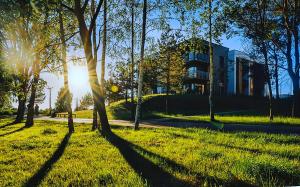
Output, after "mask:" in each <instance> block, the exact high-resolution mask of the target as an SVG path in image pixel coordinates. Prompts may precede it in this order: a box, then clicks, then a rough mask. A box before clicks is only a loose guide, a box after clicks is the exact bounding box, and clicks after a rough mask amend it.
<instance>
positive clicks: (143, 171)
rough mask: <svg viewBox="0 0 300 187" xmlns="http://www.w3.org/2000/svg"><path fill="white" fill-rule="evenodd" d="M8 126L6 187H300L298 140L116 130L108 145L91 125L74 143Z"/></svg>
mask: <svg viewBox="0 0 300 187" xmlns="http://www.w3.org/2000/svg"><path fill="white" fill-rule="evenodd" d="M9 122H10V120H1V121H0V179H1V180H0V186H21V185H24V184H25V183H26V182H27V181H28V180H29V179H30V178H31V177H33V176H39V177H38V178H39V180H41V186H147V185H150V184H155V181H154V179H153V178H151V176H155V175H156V174H157V176H161V177H164V178H163V179H164V181H166V182H168V183H167V184H169V186H170V185H173V186H174V185H179V184H188V185H194V186H210V185H216V186H219V185H222V184H223V185H227V186H234V185H235V186H245V185H247V184H248V185H259V186H282V185H297V184H298V185H299V184H300V137H299V136H290V135H278V134H264V133H246V132H240V133H223V132H219V131H212V130H205V129H197V128H186V129H179V128H166V129H141V130H139V131H133V130H132V129H129V128H121V127H114V128H113V133H114V134H115V135H114V136H111V137H108V138H107V139H105V138H103V137H102V136H101V135H99V133H98V132H96V131H94V132H91V131H90V129H91V124H76V125H75V133H73V134H72V135H71V136H70V137H69V136H67V131H68V129H67V124H66V123H57V122H49V121H47V122H44V121H37V122H36V123H35V125H34V126H33V127H31V128H22V127H23V126H24V124H23V123H20V124H15V125H10V126H5V124H7V123H9ZM53 155H54V156H53ZM43 166H44V167H43ZM45 166H46V168H50V169H45ZM37 173H38V175H37ZM35 179H36V178H35ZM33 181H37V179H36V180H33Z"/></svg>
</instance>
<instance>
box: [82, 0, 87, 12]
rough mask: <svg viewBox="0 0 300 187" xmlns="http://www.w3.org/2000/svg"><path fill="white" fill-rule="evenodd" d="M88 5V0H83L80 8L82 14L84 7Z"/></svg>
mask: <svg viewBox="0 0 300 187" xmlns="http://www.w3.org/2000/svg"><path fill="white" fill-rule="evenodd" d="M88 3H89V0H85V2H84V4H83V6H82V8H81V10H82V12H84V11H85V8H86V6H87V5H88Z"/></svg>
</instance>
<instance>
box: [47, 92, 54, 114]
mask: <svg viewBox="0 0 300 187" xmlns="http://www.w3.org/2000/svg"><path fill="white" fill-rule="evenodd" d="M52 88H53V87H48V88H47V89H48V90H49V113H50V115H51V111H52V108H51V91H52Z"/></svg>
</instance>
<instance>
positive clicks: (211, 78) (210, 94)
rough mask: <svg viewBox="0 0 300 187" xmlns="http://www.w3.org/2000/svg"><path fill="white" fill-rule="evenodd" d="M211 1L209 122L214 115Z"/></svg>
mask: <svg viewBox="0 0 300 187" xmlns="http://www.w3.org/2000/svg"><path fill="white" fill-rule="evenodd" d="M211 4H212V0H209V64H210V72H209V74H210V79H209V82H210V83H209V114H210V120H211V121H214V120H215V114H214V85H215V84H214V83H215V81H214V79H215V75H214V63H213V49H212V28H211V27H212V22H211V21H212V5H211Z"/></svg>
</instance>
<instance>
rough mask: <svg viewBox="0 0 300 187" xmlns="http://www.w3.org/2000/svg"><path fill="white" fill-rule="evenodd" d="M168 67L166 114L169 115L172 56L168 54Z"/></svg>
mask: <svg viewBox="0 0 300 187" xmlns="http://www.w3.org/2000/svg"><path fill="white" fill-rule="evenodd" d="M167 61H168V62H167V63H168V67H167V90H166V114H168V113H169V108H168V99H169V92H170V55H169V54H168V59H167Z"/></svg>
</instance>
